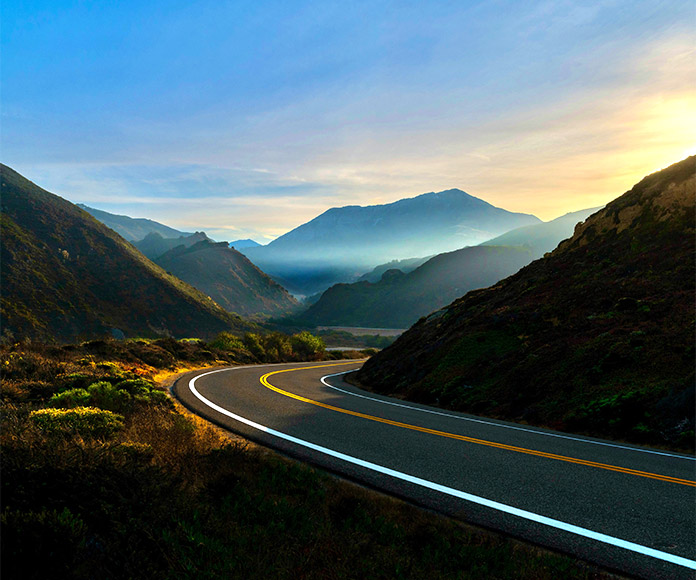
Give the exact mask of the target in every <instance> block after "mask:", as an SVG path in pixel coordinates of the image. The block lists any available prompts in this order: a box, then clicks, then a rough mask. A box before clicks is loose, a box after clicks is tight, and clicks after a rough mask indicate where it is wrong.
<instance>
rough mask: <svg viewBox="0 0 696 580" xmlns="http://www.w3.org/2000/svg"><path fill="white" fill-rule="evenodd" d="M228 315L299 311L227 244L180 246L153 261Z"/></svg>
mask: <svg viewBox="0 0 696 580" xmlns="http://www.w3.org/2000/svg"><path fill="white" fill-rule="evenodd" d="M155 261H156V262H157V264H159V265H160V266H162V268H164V269H165V270H167V271H168V272H171V273H172V274H174V275H175V276H177V277H178V278H181V279H182V280H184V281H185V282H188V283H190V284H191V285H192V286H195V287H196V288H198V289H199V290H200V291H201V292H203V293H205V294H207V295H208V296H210V297H211V298H212V299H213V300H215V302H217V303H218V304H219V305H220V306H222V307H223V308H225V309H226V310H229V311H230V312H237V313H238V314H241V315H244V316H251V315H257V314H261V315H279V314H287V313H289V312H292V311H293V310H296V309H297V308H298V307H299V304H298V302H297V301H296V300H295V299H294V298H293V297H292V296H290V294H289V293H288V291H287V290H285V288H283V287H282V286H281V285H280V284H278V283H277V282H274V281H273V280H271V278H269V277H268V276H266V274H264V273H263V272H262V271H261V270H259V269H258V268H257V267H256V266H254V265H253V264H252V263H251V262H250V261H249V260H248V259H247V258H246V256H244V255H243V254H240V253H239V252H238V251H237V250H235V249H234V248H230V247H229V246H228V244H227V242H220V243H215V242H211V241H209V240H203V241H200V242H198V243H196V244H194V245H192V246H190V247H185V246H179V247H178V248H174V249H173V250H170V251H169V252H167V253H165V254H163V255H162V256H160V257H159V258H157V259H156V260H155Z"/></svg>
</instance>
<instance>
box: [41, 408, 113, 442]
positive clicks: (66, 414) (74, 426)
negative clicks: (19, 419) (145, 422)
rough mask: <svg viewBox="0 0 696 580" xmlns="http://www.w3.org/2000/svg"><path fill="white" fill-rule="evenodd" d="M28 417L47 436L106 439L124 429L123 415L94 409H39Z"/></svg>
mask: <svg viewBox="0 0 696 580" xmlns="http://www.w3.org/2000/svg"><path fill="white" fill-rule="evenodd" d="M29 417H30V419H31V420H32V421H33V422H34V424H35V425H36V426H37V427H38V428H39V429H40V430H41V431H43V432H44V433H46V434H47V435H63V436H70V435H80V436H82V437H91V438H108V437H112V436H113V435H115V434H116V433H117V432H118V431H120V430H121V429H123V427H124V423H123V420H124V417H123V415H117V414H116V413H112V412H111V411H105V410H104V409H95V408H94V407H75V408H74V409H53V408H49V409H39V410H38V411H32V412H31V413H30V414H29Z"/></svg>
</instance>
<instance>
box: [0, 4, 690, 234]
mask: <svg viewBox="0 0 696 580" xmlns="http://www.w3.org/2000/svg"><path fill="white" fill-rule="evenodd" d="M695 30H696V4H694V3H693V1H691V0H689V1H679V2H678V1H674V2H656V1H651V2H641V1H610V2H601V1H600V2H565V1H556V2H549V1H541V2H534V1H532V2H495V1H492V2H466V1H459V2H374V1H373V2H350V3H347V2H330V1H323V2H292V1H288V0H286V1H284V2H263V1H259V0H257V1H255V2H242V1H233V2H222V1H210V2H208V1H205V2H191V1H189V2H176V1H167V2H157V1H153V2H129V1H123V0H121V1H118V2H107V1H101V2H88V1H82V2H67V1H61V0H53V1H50V2H22V1H18V0H15V1H13V2H4V3H3V6H2V40H1V48H2V57H1V58H2V71H1V74H2V111H1V112H2V152H1V154H2V161H3V162H4V163H7V164H8V165H10V166H12V167H14V168H15V169H17V170H18V171H20V173H23V174H24V175H25V176H26V177H28V178H29V179H31V180H33V181H35V182H36V183H38V184H39V185H41V186H42V187H45V188H46V189H48V190H49V191H53V192H54V193H58V194H59V195H62V196H63V197H66V198H67V199H69V200H71V201H75V202H84V203H87V204H88V205H92V206H94V207H97V208H100V209H104V210H107V211H112V212H115V213H123V214H127V215H131V216H134V217H149V218H152V219H156V220H158V221H162V222H164V223H167V224H168V225H171V226H173V227H177V228H179V229H183V230H193V229H204V230H205V231H207V232H209V234H210V235H211V236H213V237H215V238H217V239H236V238H241V237H249V236H250V237H253V238H255V239H257V240H259V241H264V240H268V239H272V238H273V237H275V236H277V235H280V234H282V233H284V232H285V231H288V230H289V229H291V228H293V227H295V226H297V225H299V224H301V223H303V222H305V221H307V220H309V219H311V218H312V217H314V216H316V215H317V214H319V213H321V212H322V211H324V210H326V209H328V208H329V207H332V206H340V205H349V204H361V205H365V204H370V203H387V202H390V201H395V200H397V199H400V198H403V197H410V196H413V195H417V194H419V193H424V192H428V191H439V190H442V189H449V188H452V187H459V188H461V189H463V190H465V191H467V192H469V193H471V194H472V195H476V196H478V197H481V198H483V199H485V200H487V201H489V202H490V203H493V204H495V205H498V206H500V207H504V208H506V209H510V210H514V211H525V212H530V213H534V214H536V215H538V216H539V217H541V218H542V219H551V218H553V217H556V216H558V215H561V214H563V213H565V212H567V211H573V210H577V209H582V208H586V207H593V206H597V205H601V204H602V203H606V202H607V201H609V200H610V199H612V198H614V197H616V196H617V195H619V194H620V193H622V192H623V191H625V190H626V189H628V188H630V187H631V186H632V185H633V184H634V183H635V182H636V181H637V180H638V179H640V178H641V177H642V176H644V175H645V174H647V173H649V172H651V171H654V170H656V169H659V168H661V167H664V166H666V165H668V164H670V163H672V162H675V161H678V160H679V159H681V158H683V157H685V156H686V155H687V154H688V153H690V152H691V153H693V152H694V145H696V143H694V139H693V135H694V130H695V129H696V113H695V109H696V96H695V91H696V89H695V87H696V66H695V63H696V58H695V54H696V53H695V41H694V31H695Z"/></svg>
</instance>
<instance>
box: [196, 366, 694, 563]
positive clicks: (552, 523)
mask: <svg viewBox="0 0 696 580" xmlns="http://www.w3.org/2000/svg"><path fill="white" fill-rule="evenodd" d="M340 364H349V363H333V364H330V365H317V366H313V367H309V368H314V369H315V368H319V367H329V366H338V365H340ZM235 368H241V367H233V368H224V369H217V370H213V371H208V372H206V373H202V374H200V375H197V376H196V377H194V378H192V379H191V380H190V381H189V383H188V387H189V390H190V392H191V393H192V394H193V395H194V396H195V397H196V398H197V399H198V400H199V401H201V402H202V403H203V404H204V405H206V406H208V407H209V408H211V409H214V410H215V411H217V412H218V413H221V414H223V415H225V416H227V417H230V418H231V419H233V420H235V421H239V422H241V423H243V424H245V425H247V426H249V427H252V428H253V429H258V430H259V431H262V432H264V433H267V434H269V435H272V436H274V437H278V438H280V439H283V440H285V441H288V442H291V443H293V444H295V445H299V446H302V447H305V448H308V449H312V450H314V451H317V452H319V453H323V454H326V455H329V456H331V457H335V458H337V459H340V460H343V461H346V462H348V463H352V464H354V465H358V466H360V467H363V468H366V469H370V470H372V471H375V472H378V473H382V474H384V475H388V476H390V477H393V478H396V479H400V480H402V481H406V482H408V483H412V484H415V485H419V486H422V487H425V488H428V489H431V490H434V491H437V492H440V493H443V494H446V495H450V496H453V497H457V498H459V499H463V500H465V501H469V502H472V503H475V504H478V505H482V506H485V507H488V508H492V509H495V510H498V511H501V512H503V513H507V514H510V515H513V516H517V517H519V518H523V519H526V520H529V521H533V522H536V523H539V524H542V525H546V526H549V527H552V528H555V529H559V530H563V531H566V532H570V533H572V534H576V535H578V536H582V537H585V538H590V539H592V540H596V541H599V542H603V543H605V544H608V545H612V546H616V547H619V548H623V549H625V550H629V551H632V552H635V553H639V554H643V555H646V556H649V557H652V558H655V559H657V560H662V561H665V562H669V563H672V564H675V565H677V566H683V567H686V568H688V569H691V570H696V561H695V560H690V559H688V558H684V557H681V556H677V555H674V554H670V553H668V552H663V551H661V550H656V549H654V548H650V547H647V546H643V545H640V544H637V543H634V542H630V541H627V540H623V539H621V538H616V537H614V536H610V535H607V534H602V533H600V532H595V531H594V530H590V529H587V528H583V527H580V526H575V525H573V524H569V523H567V522H563V521H560V520H557V519H553V518H549V517H546V516H543V515H541V514H537V513H534V512H531V511H527V510H523V509H519V508H516V507H514V506H510V505H507V504H504V503H500V502H496V501H493V500H489V499H487V498H484V497H480V496H477V495H474V494H470V493H466V492H463V491H460V490H457V489H454V488H451V487H447V486H444V485H441V484H438V483H435V482H432V481H429V480H427V479H423V478H420V477H415V476H413V475H409V474H407V473H404V472H401V471H397V470H394V469H391V468H388V467H385V466H382V465H378V464H376V463H372V462H369V461H365V460H363V459H360V458H358V457H353V456H351V455H347V454H345V453H341V452H339V451H335V450H333V449H329V448H327V447H323V446H321V445H316V444H315V443H312V442H310V441H305V440H303V439H299V438H297V437H293V436H292V435H288V434H286V433H283V432H281V431H278V430H276V429H272V428H270V427H267V426H265V425H261V424H260V423H257V422H255V421H251V420H250V419H247V418H245V417H242V416H240V415H237V414H236V413H233V412H231V411H229V410H227V409H225V408H224V407H221V406H219V405H217V404H215V403H214V402H213V401H210V400H209V399H207V398H206V397H204V396H203V395H202V394H201V393H200V392H199V391H198V390H197V389H196V380H198V379H199V378H201V377H205V376H208V375H211V374H214V373H220V372H226V371H231V370H235ZM304 368H306V367H303V368H302V369H284V370H283V371H274V372H273V373H267V374H266V375H264V377H262V382H263V381H264V380H265V383H264V384H265V386H267V387H268V388H272V389H273V390H276V391H278V392H282V393H283V394H287V395H288V396H292V397H293V398H296V399H298V400H302V401H305V402H307V403H312V404H319V405H320V406H324V407H325V406H326V405H325V404H323V403H319V402H318V401H312V400H311V399H306V398H304V397H300V396H299V395H293V394H292V393H287V392H285V391H282V390H280V389H277V387H274V386H273V385H271V384H270V383H268V377H269V376H270V375H272V374H276V373H279V372H290V371H291V370H304ZM324 378H325V377H324ZM329 407H330V406H329ZM330 408H331V407H330ZM333 409H335V410H337V411H342V412H346V411H347V410H345V409H339V408H338V407H333ZM351 414H355V413H353V412H351ZM370 417H372V416H367V418H370ZM374 419H380V418H377V417H375V418H374ZM380 420H381V419H380ZM403 425H406V424H403ZM675 479H676V478H675ZM684 481H688V480H684Z"/></svg>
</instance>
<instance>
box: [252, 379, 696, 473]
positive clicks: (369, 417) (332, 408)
mask: <svg viewBox="0 0 696 580" xmlns="http://www.w3.org/2000/svg"><path fill="white" fill-rule="evenodd" d="M308 368H321V367H316V366H315V367H308ZM301 370H306V368H298V369H283V370H279V371H272V372H270V373H266V374H265V375H263V376H262V377H261V378H260V379H259V380H260V381H261V384H262V385H263V386H264V387H266V388H268V389H271V390H272V391H275V392H276V393H279V394H281V395H283V396H285V397H290V398H291V399H296V400H297V401H302V402H303V403H309V404H310V405H316V406H317V407H322V408H324V409H329V410H330V411H336V412H338V413H344V414H346V415H353V416H354V417H360V418H361V419H367V420H368V421H377V422H379V423H385V424H387V425H393V426H394V427H401V428H403V429H411V430H412V431H420V432H421V433H428V434H429V435H436V436H438V437H447V438H449V439H458V440H459V441H466V442H467V443H475V444H476V445H486V446H487V447H496V448H497V449H505V450H506V451H514V452H516V453H526V454H528V455H536V456H537V457H545V458H546V459H554V460H556V461H566V462H568V463H576V464H578V465H585V466H587V467H597V468H599V469H606V470H608V471H618V472H620V473H626V474H629V475H637V476H640V477H647V478H649V479H657V480H660V481H666V482H668V483H677V484H679V485H687V486H690V487H696V481H691V480H689V479H682V478H679V477H670V476H668V475H661V474H659V473H650V472H647V471H639V470H637V469H628V468H626V467H619V466H617V465H609V464H607V463H597V462H595V461H587V460H586V459H578V458H576V457H568V456H566V455H556V454H555V453H546V452H545V451H537V450H536V449H527V448H525V447H517V446H515V445H506V444H505V443H497V442H495V441H487V440H485V439H476V438H474V437H467V436H466V435H458V434H456V433H447V432H446V431H438V430H437V429H428V428H427V427H419V426H418V425H411V424H409V423H402V422H400V421H392V420H391V419H384V418H382V417H375V416H374V415H367V414H365V413H359V412H358V411H351V410H349V409H342V408H341V407H335V406H333V405H327V404H326V403H322V402H320V401H315V400H313V399H308V398H307V397H303V396H301V395H296V394H295V393H290V392H288V391H284V390H283V389H280V388H278V387H276V386H274V385H272V384H271V383H270V382H268V378H269V377H271V376H273V375H277V374H281V373H290V372H294V371H301Z"/></svg>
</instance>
